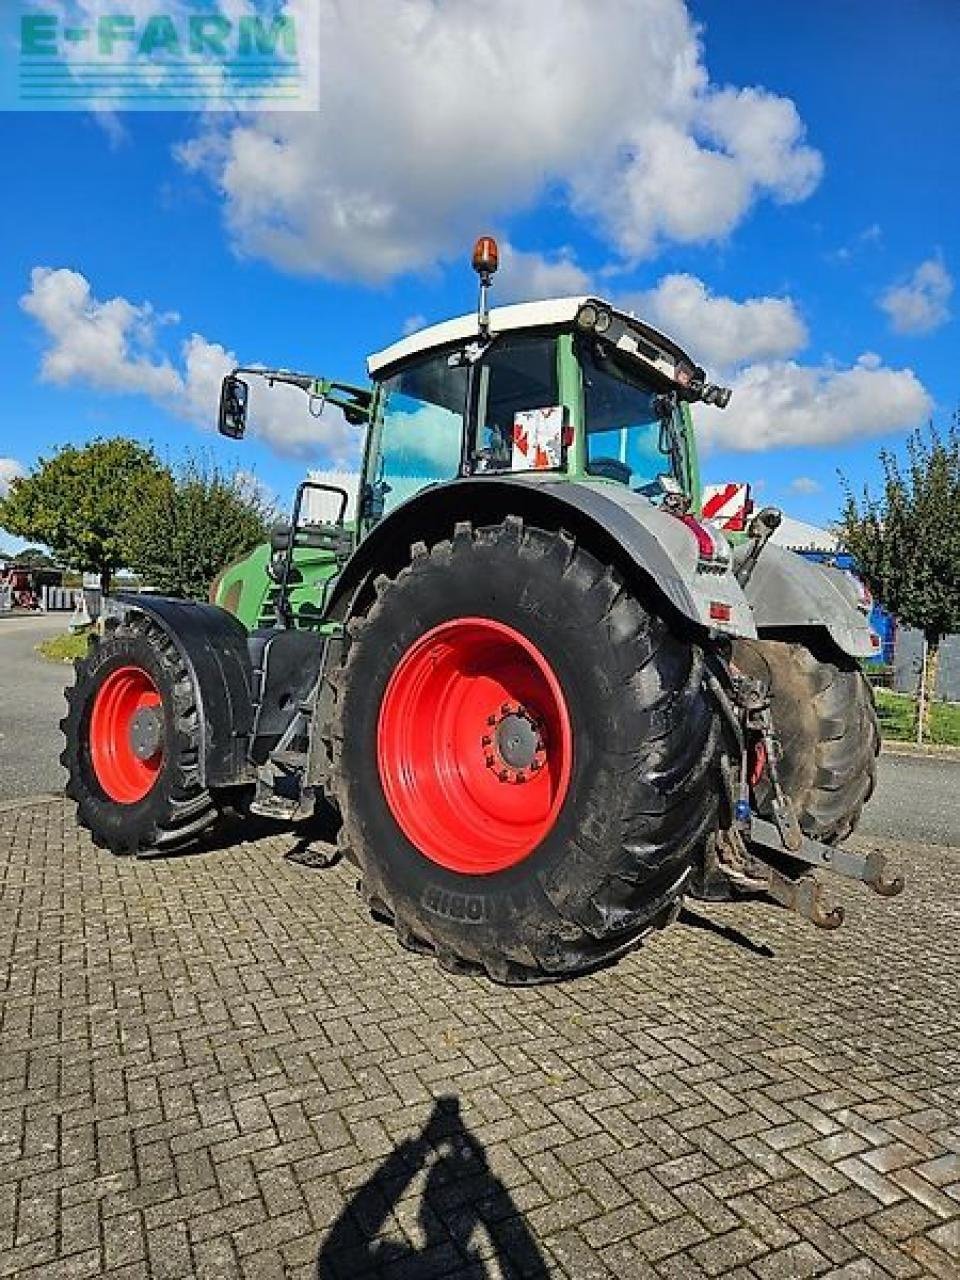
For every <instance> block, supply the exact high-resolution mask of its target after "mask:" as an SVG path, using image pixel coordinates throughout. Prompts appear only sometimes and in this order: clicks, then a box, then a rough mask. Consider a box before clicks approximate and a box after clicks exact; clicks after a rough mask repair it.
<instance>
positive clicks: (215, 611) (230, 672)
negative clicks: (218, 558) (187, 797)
mask: <svg viewBox="0 0 960 1280" xmlns="http://www.w3.org/2000/svg"><path fill="white" fill-rule="evenodd" d="M134 612H136V613H143V614H146V616H147V617H148V618H150V619H152V621H153V622H155V623H156V624H157V625H158V626H160V627H162V628H163V630H164V631H165V632H166V633H167V635H168V636H169V637H170V640H171V641H172V642H173V644H174V646H175V647H176V649H177V652H178V653H179V654H180V656H181V658H182V659H183V661H184V664H185V666H186V667H187V670H188V671H189V673H190V678H191V680H192V681H193V687H194V692H195V695H196V698H197V710H198V713H199V718H200V781H201V782H202V783H203V785H204V786H207V787H228V786H234V785H236V784H238V783H242V782H247V781H249V780H251V778H252V776H253V773H252V768H251V766H250V765H249V764H248V762H247V743H248V740H249V736H250V732H251V729H252V727H253V672H252V668H251V665H250V658H249V655H248V652H247V632H246V629H245V628H244V626H243V625H242V623H240V622H238V621H237V619H236V618H235V617H234V616H233V614H231V613H228V612H227V611H226V610H225V609H221V608H219V607H218V606H217V605H213V604H197V603H196V602H194V601H191V600H173V599H170V598H169V597H167V596H145V595H128V594H122V595H116V596H113V597H111V598H110V599H109V600H107V601H106V603H105V608H104V616H105V617H107V618H110V617H121V618H122V617H125V616H126V615H127V614H129V613H134Z"/></svg>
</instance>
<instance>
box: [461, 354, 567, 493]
mask: <svg viewBox="0 0 960 1280" xmlns="http://www.w3.org/2000/svg"><path fill="white" fill-rule="evenodd" d="M477 374H478V377H477V434H476V454H475V469H476V470H477V471H511V470H516V469H521V468H522V469H527V468H526V459H525V458H524V456H523V455H522V452H518V449H520V448H521V447H522V445H523V441H522V440H520V441H519V443H518V440H515V434H514V424H515V423H517V422H518V415H520V418H519V423H523V422H525V421H527V420H530V421H533V418H532V416H531V415H533V411H535V410H553V411H554V412H555V414H556V416H557V419H558V420H559V418H560V416H561V411H560V408H559V405H558V403H557V402H558V400H559V396H560V392H559V381H558V377H557V340H556V337H555V336H553V335H552V334H551V335H544V334H506V335H504V336H503V337H502V338H496V339H495V340H494V342H493V343H492V345H491V346H490V349H489V350H488V351H487V353H486V355H485V356H484V357H483V359H482V361H481V363H480V366H479V368H478V370H477ZM525 415H526V416H525ZM558 463H559V459H558Z"/></svg>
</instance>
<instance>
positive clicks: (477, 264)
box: [471, 236, 500, 338]
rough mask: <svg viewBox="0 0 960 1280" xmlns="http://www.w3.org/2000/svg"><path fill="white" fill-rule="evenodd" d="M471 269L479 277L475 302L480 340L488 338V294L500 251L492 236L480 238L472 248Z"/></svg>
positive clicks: (498, 261) (498, 263) (497, 265)
mask: <svg viewBox="0 0 960 1280" xmlns="http://www.w3.org/2000/svg"><path fill="white" fill-rule="evenodd" d="M471 262H472V264H473V269H474V271H475V272H476V273H477V275H478V276H479V277H480V298H479V300H478V302H477V328H478V329H479V330H480V336H481V338H488V337H489V336H490V304H489V301H488V297H487V295H488V293H489V290H490V286H491V284H492V283H493V274H494V272H495V271H496V269H497V267H499V265H500V250H499V249H498V248H497V242H496V240H494V238H493V236H480V237H479V239H478V240H477V241H476V243H475V244H474V246H473V257H472V258H471Z"/></svg>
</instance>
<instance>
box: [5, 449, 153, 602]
mask: <svg viewBox="0 0 960 1280" xmlns="http://www.w3.org/2000/svg"><path fill="white" fill-rule="evenodd" d="M165 473H166V469H165V468H164V467H162V466H161V464H160V463H159V461H158V460H157V457H156V455H155V454H154V453H153V451H152V450H151V449H145V448H143V447H142V446H141V445H138V444H136V443H135V442H134V441H133V440H126V439H124V438H123V437H122V436H118V437H116V438H114V439H110V440H94V441H93V442H92V443H90V444H88V445H83V446H81V447H74V446H72V445H67V446H65V447H64V448H62V449H59V450H58V451H57V452H56V453H55V454H54V455H53V457H52V458H41V459H40V460H39V461H38V463H37V465H36V466H35V467H34V468H33V470H32V471H31V472H30V474H29V475H28V476H24V477H23V478H22V479H17V480H14V481H13V483H12V485H11V487H10V492H9V494H8V495H7V497H6V498H4V499H3V500H2V501H0V527H2V528H4V529H7V530H8V531H9V532H10V533H14V534H17V535H18V536H19V537H21V538H29V539H30V540H31V541H35V542H42V543H44V544H45V545H46V546H48V547H50V548H52V550H53V551H54V552H55V553H56V555H57V557H58V559H60V560H62V561H63V562H64V563H65V564H67V565H70V566H71V567H73V568H75V569H82V570H85V571H87V572H90V573H97V574H99V576H100V585H101V587H102V588H103V590H104V592H107V591H109V590H110V580H111V577H112V576H113V574H114V572H115V571H116V570H117V569H119V568H120V567H121V566H122V565H125V564H127V563H129V560H130V546H129V542H128V541H127V527H128V523H129V515H130V512H131V511H132V510H133V509H134V508H136V507H137V506H138V505H139V504H140V503H141V502H142V501H143V499H144V496H145V495H147V494H149V493H150V492H151V491H152V490H153V489H154V488H155V487H156V486H157V484H158V482H159V481H160V480H161V479H162V477H163V475H164V474H165Z"/></svg>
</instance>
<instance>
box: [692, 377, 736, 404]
mask: <svg viewBox="0 0 960 1280" xmlns="http://www.w3.org/2000/svg"><path fill="white" fill-rule="evenodd" d="M732 395H733V392H732V391H731V390H730V388H729V387H718V386H716V385H715V384H714V383H712V382H708V383H706V384H705V385H704V388H703V390H702V391H701V393H700V399H701V400H702V401H703V403H704V404H715V405H716V406H717V408H718V409H725V408H726V407H727V405H728V404H729V403H730V397H731V396H732Z"/></svg>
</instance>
